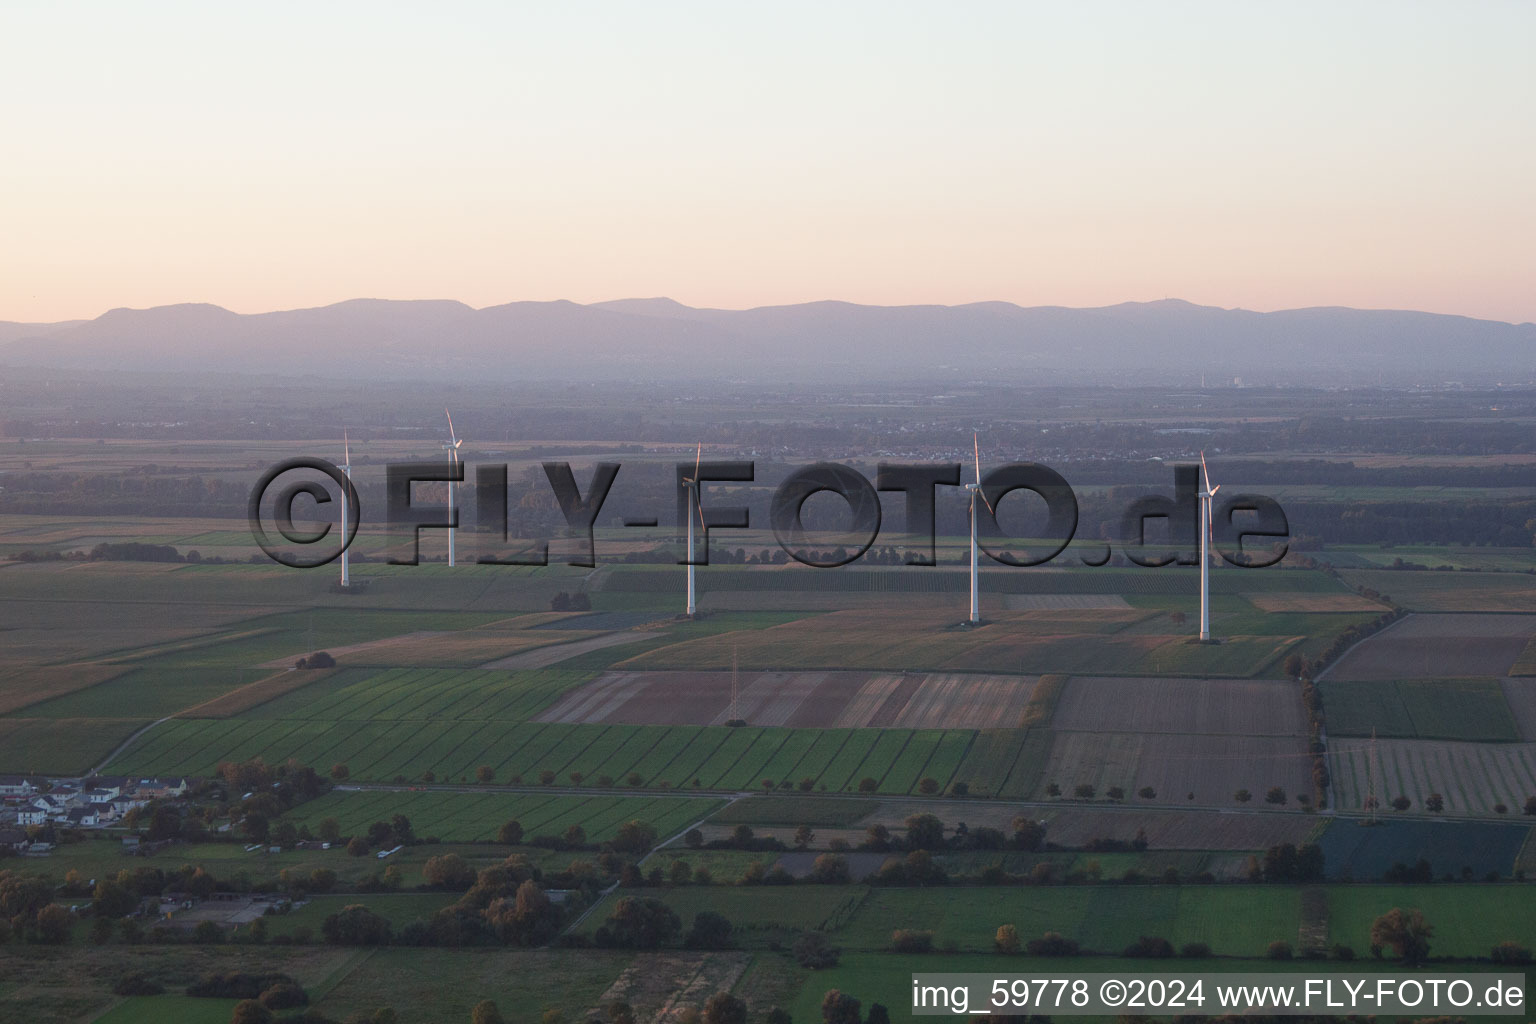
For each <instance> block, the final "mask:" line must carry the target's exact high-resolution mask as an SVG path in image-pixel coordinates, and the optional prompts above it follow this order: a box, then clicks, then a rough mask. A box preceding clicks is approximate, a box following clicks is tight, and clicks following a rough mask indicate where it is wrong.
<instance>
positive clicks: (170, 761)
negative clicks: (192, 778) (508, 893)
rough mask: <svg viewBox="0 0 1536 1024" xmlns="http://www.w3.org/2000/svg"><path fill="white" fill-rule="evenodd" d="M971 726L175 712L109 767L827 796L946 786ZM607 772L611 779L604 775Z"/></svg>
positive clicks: (956, 768)
mask: <svg viewBox="0 0 1536 1024" xmlns="http://www.w3.org/2000/svg"><path fill="white" fill-rule="evenodd" d="M974 736H975V734H974V733H973V732H972V731H971V730H967V729H948V730H940V729H917V730H914V729H836V730H824V731H816V732H808V731H804V730H794V729H765V728H753V727H747V728H740V729H732V728H726V727H718V726H716V727H705V726H643V725H642V726H630V725H565V724H559V723H540V722H509V721H484V720H481V719H474V718H471V719H467V720H458V721H456V720H451V719H441V718H434V719H430V720H428V719H406V720H386V719H382V718H380V719H374V720H364V719H342V720H321V719H304V720H292V719H266V720H263V719H175V720H172V721H167V722H165V723H163V724H161V725H159V726H157V727H156V728H154V729H152V730H150V731H149V732H148V733H147V734H145V736H144V737H143V738H142V739H140V740H139V741H138V742H137V743H136V744H134V745H133V746H132V747H131V748H130V749H129V750H128V751H126V752H125V753H124V754H123V755H122V756H121V757H119V758H118V759H117V760H116V761H115V762H114V763H113V765H112V769H113V770H114V771H116V772H121V773H126V774H138V773H181V774H186V775H210V774H212V773H213V772H214V771H215V770H216V768H217V766H218V764H219V763H220V762H222V761H229V760H245V759H249V758H254V757H260V758H262V759H264V760H265V761H267V762H268V763H269V764H275V763H281V762H283V761H287V760H289V759H290V758H291V759H294V760H296V761H299V762H300V763H303V764H309V765H314V766H317V767H319V768H321V769H323V770H324V769H329V768H330V767H331V766H332V765H336V764H345V765H346V766H347V768H348V771H349V773H350V776H351V777H352V778H354V779H359V780H370V781H380V782H388V781H393V780H400V779H405V780H417V779H421V778H423V777H424V776H425V774H426V773H428V772H430V773H431V774H432V776H433V777H434V778H435V779H437V780H439V781H443V782H450V781H460V782H467V781H469V780H470V779H472V778H473V777H474V776H475V773H476V771H477V769H478V768H480V767H481V766H486V767H489V768H491V769H492V770H493V772H494V775H495V780H496V781H498V782H504V783H512V784H517V783H518V782H523V783H532V782H535V781H536V780H538V779H539V778H540V776H541V774H542V773H544V772H553V773H554V778H555V779H556V780H558V781H559V783H560V784H561V785H567V784H569V783H571V782H573V781H574V780H573V778H572V776H573V774H579V775H580V777H581V779H580V781H581V784H584V785H588V786H596V785H613V784H615V783H622V784H625V785H632V784H635V783H631V782H630V779H631V777H632V776H637V777H638V785H640V786H643V787H653V788H662V789H686V788H702V789H716V790H743V789H761V788H763V780H765V779H769V780H772V782H773V784H774V785H775V786H779V785H780V784H783V783H789V784H791V785H795V784H798V783H799V782H800V780H802V779H810V780H812V784H813V785H814V786H815V787H816V788H818V789H820V788H822V787H825V789H826V790H827V791H829V792H843V791H853V790H856V789H857V788H858V786H859V784H860V783H861V782H862V781H863V780H865V779H873V780H874V783H875V786H876V790H875V791H876V792H879V793H908V792H915V791H917V790H918V788H919V786H920V785H921V783H922V781H923V780H924V779H926V778H932V779H933V780H934V781H935V782H936V783H938V785H939V786H940V787H947V786H948V785H949V784H950V782H951V781H953V780H954V779H955V777H956V774H957V772H958V771H959V769H960V766H961V765H962V763H963V762H964V760H965V758H966V755H967V753H968V752H969V749H970V745H971V743H972V740H973V738H974ZM604 777H607V780H608V781H607V782H606V783H604V782H603V779H604Z"/></svg>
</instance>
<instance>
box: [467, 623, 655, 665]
mask: <svg viewBox="0 0 1536 1024" xmlns="http://www.w3.org/2000/svg"><path fill="white" fill-rule="evenodd" d="M554 636H556V637H557V638H558V639H559V640H564V639H566V638H567V637H569V636H570V634H569V633H567V634H564V635H563V636H562V635H560V634H554ZM653 636H655V634H654V633H643V632H639V631H635V630H630V631H626V632H622V633H601V634H599V635H597V636H593V637H587V638H586V639H583V640H577V641H575V642H573V643H558V642H557V643H552V644H549V645H548V646H544V647H540V648H538V649H536V650H532V651H524V652H523V653H521V654H514V655H512V656H511V657H508V658H501V659H498V660H496V661H492V662H487V663H486V664H484V665H481V666H480V667H481V668H500V669H536V668H548V667H549V666H551V665H558V664H559V663H560V662H562V661H569V660H570V659H571V658H574V657H576V656H577V655H579V654H587V653H589V652H591V651H600V650H602V649H604V648H605V647H618V646H619V645H620V644H632V643H638V642H639V641H641V640H649V639H651V638H652V637H653Z"/></svg>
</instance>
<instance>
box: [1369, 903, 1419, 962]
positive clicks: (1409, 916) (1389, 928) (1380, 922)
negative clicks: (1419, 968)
mask: <svg viewBox="0 0 1536 1024" xmlns="http://www.w3.org/2000/svg"><path fill="white" fill-rule="evenodd" d="M1434 934H1435V929H1434V926H1433V925H1431V924H1430V923H1429V922H1428V921H1426V920H1424V912H1423V911H1422V910H1417V909H1413V910H1404V909H1402V908H1401V907H1393V908H1392V909H1391V910H1389V911H1387V912H1386V913H1385V914H1382V915H1381V916H1380V917H1378V918H1377V919H1376V921H1375V922H1374V923H1373V924H1372V925H1371V944H1372V945H1374V946H1390V947H1391V948H1392V950H1393V951H1394V952H1395V953H1397V955H1398V957H1399V958H1400V959H1401V960H1402V961H1403V962H1404V963H1409V964H1420V963H1423V962H1424V960H1425V958H1426V957H1428V956H1429V940H1430V938H1431V937H1433V936H1434Z"/></svg>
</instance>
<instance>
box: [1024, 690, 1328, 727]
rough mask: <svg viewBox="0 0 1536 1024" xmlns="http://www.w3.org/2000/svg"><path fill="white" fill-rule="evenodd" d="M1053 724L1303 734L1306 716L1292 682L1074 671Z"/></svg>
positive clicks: (1053, 718)
mask: <svg viewBox="0 0 1536 1024" xmlns="http://www.w3.org/2000/svg"><path fill="white" fill-rule="evenodd" d="M1051 726H1052V728H1054V729H1057V730H1060V731H1078V732H1142V733H1149V732H1150V733H1202V734H1205V733H1209V734H1236V735H1246V736H1300V735H1303V734H1304V733H1305V732H1306V719H1305V716H1304V715H1303V713H1302V708H1301V699H1300V696H1299V694H1298V691H1297V688H1296V686H1295V684H1293V683H1289V682H1278V681H1272V680H1260V679H1168V678H1142V679H1137V678H1134V677H1129V678H1128V677H1092V676H1074V677H1073V678H1072V679H1071V680H1070V681H1069V682H1068V683H1067V685H1066V689H1065V691H1064V692H1063V694H1062V696H1061V700H1060V702H1059V703H1058V704H1057V706H1056V713H1055V715H1054V716H1053V717H1052V719H1051Z"/></svg>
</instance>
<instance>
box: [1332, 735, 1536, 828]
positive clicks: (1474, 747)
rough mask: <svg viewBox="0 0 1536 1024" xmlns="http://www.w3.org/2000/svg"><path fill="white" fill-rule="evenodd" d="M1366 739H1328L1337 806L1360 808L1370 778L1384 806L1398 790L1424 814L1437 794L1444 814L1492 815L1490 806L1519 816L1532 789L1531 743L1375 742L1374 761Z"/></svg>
mask: <svg viewBox="0 0 1536 1024" xmlns="http://www.w3.org/2000/svg"><path fill="white" fill-rule="evenodd" d="M1370 747H1371V741H1370V740H1367V739H1345V738H1337V737H1335V738H1331V739H1330V740H1329V743H1328V760H1329V764H1330V770H1331V771H1332V773H1333V785H1334V793H1335V799H1337V801H1338V803H1339V808H1340V810H1357V811H1358V810H1362V809H1364V806H1365V800H1366V796H1367V794H1368V793H1369V792H1370V787H1371V783H1372V781H1374V786H1375V790H1376V796H1377V799H1378V800H1379V801H1381V805H1382V807H1383V808H1384V809H1383V810H1382V812H1381V813H1383V814H1387V815H1391V814H1394V813H1395V812H1393V811H1391V810H1390V809H1385V808H1386V806H1387V802H1388V801H1390V800H1392V799H1393V798H1394V797H1396V796H1398V795H1399V794H1401V795H1403V796H1406V797H1408V799H1409V800H1411V801H1413V807H1412V810H1413V812H1415V813H1423V807H1424V800H1425V798H1426V797H1428V796H1429V794H1431V793H1439V794H1440V795H1441V796H1442V797H1443V798H1444V800H1445V810H1444V812H1443V813H1444V814H1446V815H1451V816H1467V817H1493V816H1495V811H1494V805H1495V804H1500V803H1502V804H1504V805H1505V806H1506V808H1508V811H1507V813H1509V814H1514V815H1518V814H1519V813H1520V808H1521V806H1522V805H1523V804H1524V803H1525V798H1526V797H1528V796H1530V795H1531V794H1533V793H1536V743H1461V742H1449V741H1441V740H1378V741H1377V742H1376V751H1377V753H1376V763H1375V764H1370V763H1369V762H1370V760H1371V759H1370V757H1369V756H1368V754H1369V750H1370Z"/></svg>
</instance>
